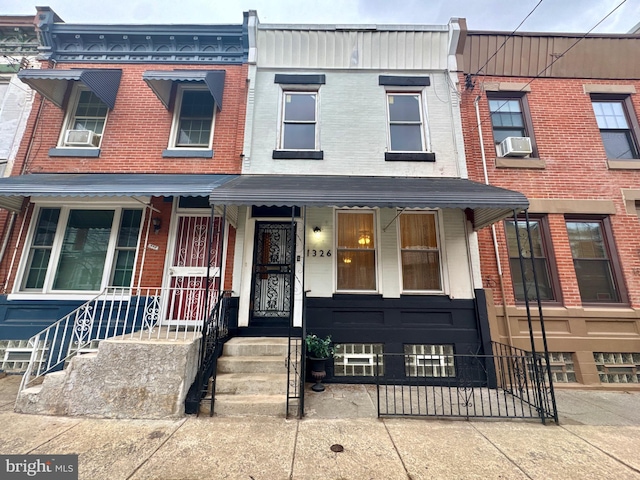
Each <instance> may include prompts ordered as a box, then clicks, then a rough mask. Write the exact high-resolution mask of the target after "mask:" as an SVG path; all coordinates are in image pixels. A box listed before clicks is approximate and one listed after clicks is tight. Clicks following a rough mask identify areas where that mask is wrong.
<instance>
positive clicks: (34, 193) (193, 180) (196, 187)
mask: <svg viewBox="0 0 640 480" xmlns="http://www.w3.org/2000/svg"><path fill="white" fill-rule="evenodd" d="M236 177H237V175H213V174H211V175H206V174H203V175H173V174H157V173H34V174H31V175H20V176H16V177H7V178H1V179H0V208H6V209H7V210H12V211H19V210H20V208H21V206H22V202H23V200H24V198H25V197H100V196H106V197H118V196H120V197H136V196H142V197H144V196H160V195H163V196H171V195H185V196H207V195H209V194H210V193H211V191H212V190H214V189H215V188H217V187H219V186H220V185H222V184H224V183H225V182H228V181H229V180H232V179H234V178H236Z"/></svg>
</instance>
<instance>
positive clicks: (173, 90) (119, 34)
mask: <svg viewBox="0 0 640 480" xmlns="http://www.w3.org/2000/svg"><path fill="white" fill-rule="evenodd" d="M35 21H36V25H35V27H36V30H37V32H38V35H39V43H40V47H39V50H40V57H39V58H41V61H42V64H41V68H34V67H37V65H29V67H30V68H23V69H22V70H21V71H20V72H19V74H18V77H19V79H20V80H21V81H22V82H21V85H22V88H23V89H27V88H28V87H31V88H32V89H33V90H35V91H36V92H37V93H38V95H37V96H36V100H35V103H34V106H33V114H32V115H31V117H30V119H29V123H28V126H27V132H26V134H25V140H24V141H23V142H22V144H21V147H20V150H19V151H18V153H17V159H16V161H15V166H14V169H13V175H12V176H11V177H8V178H5V179H3V181H2V185H0V190H1V192H0V204H1V205H2V207H3V208H5V209H7V210H8V211H10V212H14V213H13V215H15V217H16V218H15V222H13V223H12V224H11V225H9V228H8V229H7V230H6V231H5V234H4V235H5V237H4V240H5V241H6V242H7V245H6V250H5V251H4V255H3V257H2V259H1V262H2V263H1V266H0V270H1V272H2V282H3V285H4V287H5V289H4V292H3V293H2V295H1V296H0V339H3V340H14V339H28V338H29V337H31V336H32V335H34V334H36V333H37V332H39V331H41V330H43V329H44V328H46V327H48V326H49V325H51V324H54V323H55V322H56V321H59V320H60V319H64V318H66V317H65V316H68V314H70V313H71V314H72V315H75V317H74V318H75V319H76V320H75V322H76V326H78V325H79V323H78V318H79V316H80V314H91V315H94V317H92V320H91V321H92V322H93V321H94V318H95V315H96V313H97V311H98V309H102V310H103V311H104V310H105V309H107V307H106V306H105V305H111V307H109V308H111V309H112V310H114V309H115V307H113V306H112V305H114V302H116V301H117V302H119V303H117V304H118V308H119V309H123V310H127V312H128V313H127V314H126V315H125V314H124V313H120V312H119V313H118V314H117V315H116V314H115V313H113V314H111V316H110V318H111V319H112V320H113V319H114V318H116V316H118V320H119V321H120V320H122V319H123V318H125V316H127V315H129V316H131V315H133V317H135V318H133V317H131V318H133V320H132V319H131V318H129V319H128V320H127V321H128V322H129V323H130V324H132V325H137V326H138V327H139V326H140V325H141V324H144V322H151V321H155V320H157V319H156V317H157V316H158V315H160V316H161V317H162V318H161V321H162V324H163V325H166V326H171V325H190V324H196V323H197V324H200V323H201V322H202V318H203V315H204V314H203V311H204V310H203V309H204V308H205V306H206V305H207V302H209V303H214V302H215V301H216V297H217V295H218V293H219V291H220V290H222V289H223V288H224V285H223V284H222V283H221V280H220V279H221V278H222V277H223V276H224V273H225V269H226V268H227V265H225V264H224V262H223V259H222V251H223V250H225V246H224V245H225V244H226V243H227V242H228V244H229V245H231V247H232V246H233V244H234V239H235V226H234V225H235V219H234V214H233V209H227V211H226V214H227V218H226V219H225V221H222V219H221V215H222V212H214V214H212V210H211V208H210V205H209V200H208V195H209V193H210V192H211V190H212V189H213V188H214V187H215V186H216V185H218V184H220V183H222V182H224V181H225V180H227V179H228V178H231V177H233V176H234V175H237V174H239V173H240V170H241V166H242V165H241V153H242V148H243V129H244V123H245V111H246V98H247V96H246V77H247V63H246V60H247V52H248V48H247V35H246V31H247V29H246V22H245V23H239V24H235V25H189V26H188V27H185V26H180V25H162V26H159V25H125V26H123V25H78V24H66V23H64V22H63V21H61V20H60V19H59V18H58V17H57V16H56V14H55V13H54V12H53V11H52V10H51V9H49V8H48V7H38V12H37V15H36V20H35ZM208 247H210V249H209V248H208ZM228 251H229V252H230V254H229V256H228V259H229V265H232V262H233V251H234V250H233V248H229V249H228ZM228 278H229V282H230V276H229V277H228ZM207 280H210V282H211V284H212V288H207ZM229 286H230V283H229ZM205 292H206V293H205ZM207 295H208V296H209V298H206V299H205V298H203V297H205V296H207ZM116 297H119V299H118V300H116ZM124 297H126V302H127V303H123V300H122V298H124ZM96 298H97V299H98V300H95V299H96ZM134 298H137V299H138V300H139V301H140V302H142V303H138V304H137V305H136V306H134V305H133V299H134ZM107 300H108V301H107ZM92 301H93V302H94V303H92V304H89V303H86V302H92ZM83 305H84V306H83ZM79 307H80V310H77V309H78V308H79ZM74 312H75V313H74ZM83 318H84V319H85V321H88V320H86V319H87V318H88V317H87V316H86V315H85V317H83ZM105 318H106V317H105ZM95 322H97V320H96V321H95ZM72 324H73V320H72ZM80 325H82V323H81V322H80ZM114 325H115V323H111V324H109V323H108V320H105V323H103V324H101V326H100V327H99V328H101V329H103V335H104V334H105V332H106V333H107V334H109V333H108V332H109V328H111V329H112V331H111V333H110V334H111V335H113V334H117V333H118V332H117V329H116V328H115V327H114ZM81 330H82V329H81V328H76V329H75V330H74V334H76V333H78V332H79V331H81ZM85 346H86V347H87V348H88V349H89V350H94V349H95V347H97V342H95V343H90V344H89V345H85ZM29 347H33V346H32V345H29ZM39 348H40V351H39V352H37V354H38V355H41V354H44V352H45V351H51V350H52V349H55V348H56V347H55V346H54V345H53V344H52V341H51V340H46V341H43V343H42V345H41V346H40V347H39ZM65 348H66V347H65ZM33 355H35V354H32V357H31V358H32V359H33V358H37V356H36V357H34V356H33ZM63 357H64V355H63ZM28 358H29V356H27V359H28ZM14 366H15V365H14ZM18 367H19V365H18ZM187 387H188V385H187Z"/></svg>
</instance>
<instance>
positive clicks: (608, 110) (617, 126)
mask: <svg viewBox="0 0 640 480" xmlns="http://www.w3.org/2000/svg"><path fill="white" fill-rule="evenodd" d="M591 105H592V106H593V112H594V114H595V116H596V121H597V122H598V128H599V129H600V136H601V138H602V143H603V144H604V149H605V151H606V153H607V158H608V159H612V160H614V159H633V158H640V157H639V156H638V137H637V135H638V134H639V132H638V127H637V121H634V119H633V118H632V117H630V115H629V113H630V111H633V110H632V107H631V102H630V100H629V97H628V96H625V97H619V96H606V95H592V97H591ZM634 127H635V128H634Z"/></svg>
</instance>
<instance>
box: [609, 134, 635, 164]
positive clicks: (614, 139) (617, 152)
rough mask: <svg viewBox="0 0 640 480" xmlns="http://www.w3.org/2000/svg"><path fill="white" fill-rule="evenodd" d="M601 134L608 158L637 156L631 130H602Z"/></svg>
mask: <svg viewBox="0 0 640 480" xmlns="http://www.w3.org/2000/svg"><path fill="white" fill-rule="evenodd" d="M600 136H601V137H602V143H603V144H604V149H605V151H606V152H607V158H612V159H613V158H637V155H636V152H635V151H634V148H633V140H632V139H631V132H630V131H629V130H626V131H622V132H621V131H613V130H600Z"/></svg>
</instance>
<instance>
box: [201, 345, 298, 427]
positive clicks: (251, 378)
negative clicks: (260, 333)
mask: <svg viewBox="0 0 640 480" xmlns="http://www.w3.org/2000/svg"><path fill="white" fill-rule="evenodd" d="M287 349H288V339H287V338H274V337H236V338H232V339H231V340H229V341H228V342H227V343H225V345H224V347H223V350H222V356H221V357H220V358H219V359H218V370H217V375H216V397H215V405H214V413H215V414H216V415H259V416H276V417H282V416H284V415H285V409H286V404H287V398H286V397H287V366H286V359H287ZM210 405H211V385H209V395H207V397H206V398H205V399H204V400H203V401H202V403H201V407H200V412H201V413H202V414H207V415H208V414H209V409H210Z"/></svg>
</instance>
